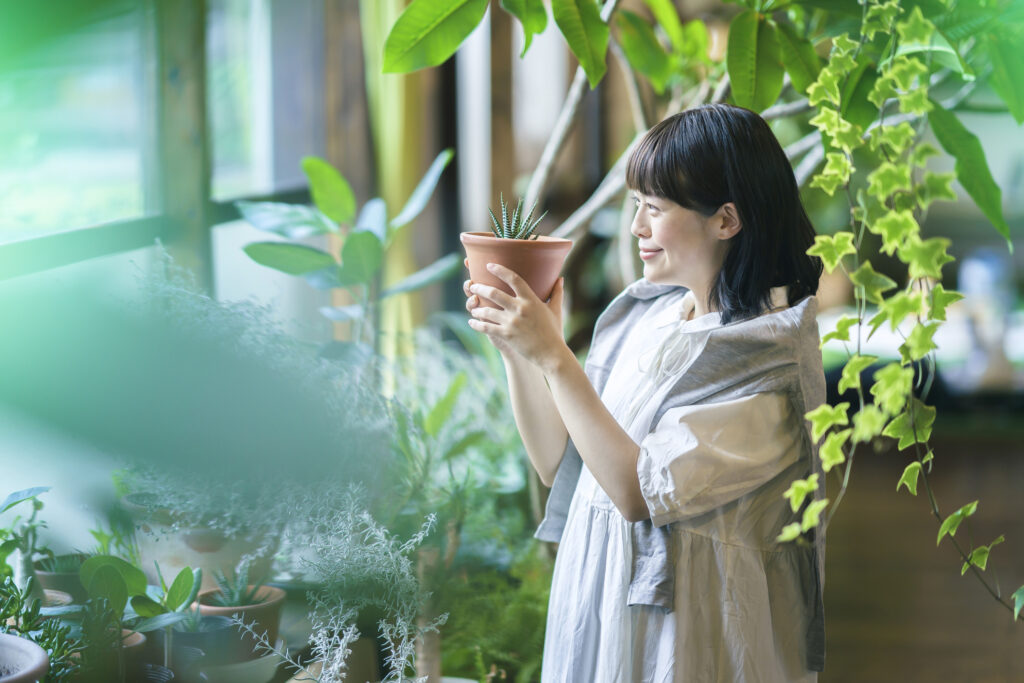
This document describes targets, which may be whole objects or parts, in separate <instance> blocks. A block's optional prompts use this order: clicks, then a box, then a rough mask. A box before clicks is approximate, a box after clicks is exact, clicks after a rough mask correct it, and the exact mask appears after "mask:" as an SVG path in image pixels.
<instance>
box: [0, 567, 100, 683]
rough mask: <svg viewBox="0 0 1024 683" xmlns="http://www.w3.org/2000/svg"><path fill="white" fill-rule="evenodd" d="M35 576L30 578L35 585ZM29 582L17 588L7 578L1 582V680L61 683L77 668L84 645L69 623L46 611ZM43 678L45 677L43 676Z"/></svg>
mask: <svg viewBox="0 0 1024 683" xmlns="http://www.w3.org/2000/svg"><path fill="white" fill-rule="evenodd" d="M34 583H35V579H29V584H34ZM46 611H47V608H46V607H43V606H42V601H41V600H40V599H39V598H35V597H32V587H31V585H29V586H26V587H25V588H24V589H21V588H18V587H17V586H16V585H15V583H14V580H13V579H11V578H10V577H7V578H5V579H4V580H3V581H0V680H2V681H4V683H8V682H9V681H10V682H11V683H26V682H27V683H34V682H35V681H40V680H46V681H48V682H50V683H64V681H67V680H69V679H70V678H71V677H72V676H74V675H75V674H76V673H77V672H78V670H79V667H78V661H79V658H80V654H81V651H82V649H83V644H82V643H81V642H80V640H79V639H78V638H77V637H76V636H75V635H73V634H72V629H71V627H70V626H68V625H66V624H64V623H62V622H61V621H60V620H59V619H53V618H50V617H49V616H47V615H46V614H45V612H46ZM44 676H45V677H46V678H45V679H44V678H43V677H44Z"/></svg>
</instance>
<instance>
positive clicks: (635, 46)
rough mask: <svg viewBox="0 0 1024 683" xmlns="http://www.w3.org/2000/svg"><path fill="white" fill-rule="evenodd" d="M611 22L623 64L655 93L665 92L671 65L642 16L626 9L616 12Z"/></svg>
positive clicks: (652, 30)
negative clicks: (614, 24) (616, 33)
mask: <svg viewBox="0 0 1024 683" xmlns="http://www.w3.org/2000/svg"><path fill="white" fill-rule="evenodd" d="M615 21H616V24H617V25H618V27H619V43H620V44H621V45H622V51H623V52H624V53H625V55H626V61H628V62H629V64H630V66H632V67H633V69H634V70H636V71H638V72H639V73H641V74H643V75H644V76H645V77H646V78H647V80H649V81H650V82H651V85H652V86H653V87H654V90H655V91H656V92H657V93H658V94H661V93H663V92H665V86H666V85H667V84H668V79H669V77H670V76H671V75H672V63H671V62H670V61H669V58H668V55H667V54H666V53H665V51H664V50H663V49H662V48H661V45H660V44H659V43H658V38H657V36H655V35H654V29H652V28H651V26H650V24H648V23H647V22H646V21H644V19H643V17H641V16H640V15H638V14H636V13H634V12H630V11H629V10H620V11H619V13H618V15H617V16H616V19H615Z"/></svg>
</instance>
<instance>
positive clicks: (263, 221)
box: [235, 201, 338, 239]
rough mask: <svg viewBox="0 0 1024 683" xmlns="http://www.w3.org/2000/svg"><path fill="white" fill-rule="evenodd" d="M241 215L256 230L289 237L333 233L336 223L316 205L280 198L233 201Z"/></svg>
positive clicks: (297, 237)
mask: <svg viewBox="0 0 1024 683" xmlns="http://www.w3.org/2000/svg"><path fill="white" fill-rule="evenodd" d="M235 206H236V207H237V208H238V212H239V213H241V214H242V218H243V219H245V220H246V221H248V222H249V224H250V225H252V226H253V227H254V228H256V229H257V230H263V231H264V232H272V233H274V234H275V235H280V236H281V237H287V238H289V239H302V238H303V237H309V236H310V235H324V234H328V233H337V232H338V226H337V225H336V224H335V223H334V221H332V220H331V219H329V218H328V217H327V216H325V215H323V213H321V212H320V211H319V210H318V209H316V208H313V207H310V206H305V205H303V204H283V203H280V202H245V201H239V202H235Z"/></svg>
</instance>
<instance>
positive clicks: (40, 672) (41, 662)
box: [0, 633, 50, 680]
mask: <svg viewBox="0 0 1024 683" xmlns="http://www.w3.org/2000/svg"><path fill="white" fill-rule="evenodd" d="M4 650H14V651H16V652H19V653H21V654H22V657H21V658H19V659H22V658H23V659H24V660H26V661H25V662H24V666H22V668H21V669H18V670H17V671H13V672H12V674H11V675H12V676H25V675H29V676H35V678H32V680H37V679H41V678H42V677H43V676H45V675H46V672H47V671H49V670H50V656H49V655H48V654H47V653H46V650H44V649H43V648H42V647H40V645H39V644H38V643H36V642H34V641H32V640H29V639H28V638H24V637H22V636H16V635H14V634H13V633H0V652H3V651H4Z"/></svg>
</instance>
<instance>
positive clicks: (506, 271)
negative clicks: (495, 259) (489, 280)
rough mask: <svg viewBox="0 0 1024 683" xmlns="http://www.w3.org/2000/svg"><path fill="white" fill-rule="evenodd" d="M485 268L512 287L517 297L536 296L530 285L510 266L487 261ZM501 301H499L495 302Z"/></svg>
mask: <svg viewBox="0 0 1024 683" xmlns="http://www.w3.org/2000/svg"><path fill="white" fill-rule="evenodd" d="M487 270H489V271H491V273H493V274H494V276H495V277H497V278H498V279H499V280H501V281H502V282H504V283H505V284H507V285H508V286H509V287H511V288H512V291H513V292H514V293H515V295H516V297H517V298H520V299H528V298H530V297H533V298H536V297H537V295H536V294H534V293H533V290H532V289H530V285H528V284H526V280H524V279H523V278H521V277H520V276H519V274H518V273H517V272H515V271H514V270H512V269H511V268H506V267H505V266H503V265H501V264H500V263H488V264H487ZM496 303H499V304H500V303H501V302H496Z"/></svg>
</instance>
